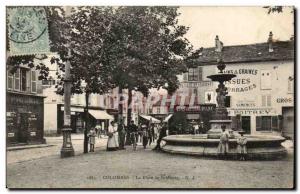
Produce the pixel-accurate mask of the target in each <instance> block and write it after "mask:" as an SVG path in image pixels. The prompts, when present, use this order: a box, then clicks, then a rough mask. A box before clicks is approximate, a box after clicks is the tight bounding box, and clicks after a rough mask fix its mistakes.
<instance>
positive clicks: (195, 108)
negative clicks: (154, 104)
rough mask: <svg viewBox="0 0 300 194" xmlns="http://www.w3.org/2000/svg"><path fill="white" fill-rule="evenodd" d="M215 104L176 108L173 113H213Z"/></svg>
mask: <svg viewBox="0 0 300 194" xmlns="http://www.w3.org/2000/svg"><path fill="white" fill-rule="evenodd" d="M215 108H216V105H215V104H201V105H197V106H188V105H187V106H176V107H175V111H182V112H202V111H213V110H215Z"/></svg>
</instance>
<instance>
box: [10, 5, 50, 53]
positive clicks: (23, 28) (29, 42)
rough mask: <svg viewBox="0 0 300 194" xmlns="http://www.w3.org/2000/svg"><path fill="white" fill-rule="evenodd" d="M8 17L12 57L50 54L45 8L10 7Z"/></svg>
mask: <svg viewBox="0 0 300 194" xmlns="http://www.w3.org/2000/svg"><path fill="white" fill-rule="evenodd" d="M7 15H8V21H7V22H8V39H9V51H10V53H9V54H10V55H11V56H16V55H33V54H46V53H49V52H50V46H49V33H48V21H47V15H46V11H45V9H44V8H43V7H13V8H10V7H9V8H8V9H7Z"/></svg>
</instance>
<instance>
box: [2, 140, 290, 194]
mask: <svg viewBox="0 0 300 194" xmlns="http://www.w3.org/2000/svg"><path fill="white" fill-rule="evenodd" d="M72 142H73V146H74V149H75V157H71V158H64V159H61V158H60V155H59V154H60V148H61V144H62V138H61V137H48V138H47V144H49V145H53V146H50V147H43V148H34V149H24V150H15V151H7V172H6V173H7V180H6V183H7V187H8V188H292V187H293V173H294V172H293V171H294V169H293V147H292V146H293V145H292V144H291V142H286V143H285V146H286V147H287V148H288V156H287V158H285V159H282V160H277V161H230V160H226V161H224V160H215V159H209V158H201V157H194V156H185V155H173V154H167V153H162V152H155V151H152V150H151V148H147V149H146V150H144V149H143V147H142V146H141V143H139V145H138V149H137V151H133V149H132V147H131V146H127V147H126V150H120V151H113V152H107V151H106V150H105V149H106V142H107V138H101V139H97V140H96V146H95V152H93V153H88V154H83V153H82V150H83V135H82V134H76V135H72ZM153 146H154V144H153V145H152V146H151V147H152V148H153Z"/></svg>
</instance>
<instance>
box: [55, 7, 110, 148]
mask: <svg viewBox="0 0 300 194" xmlns="http://www.w3.org/2000/svg"><path fill="white" fill-rule="evenodd" d="M112 11H113V10H112V8H110V7H77V8H76V9H73V11H72V12H73V13H72V15H71V17H70V18H69V20H68V22H67V23H66V22H63V25H64V26H65V27H66V28H67V29H69V31H68V30H62V31H58V32H59V33H60V34H59V35H58V36H57V38H58V40H57V41H55V47H56V48H57V51H58V54H59V58H58V57H53V58H52V60H51V62H52V63H57V64H58V65H59V66H60V68H61V70H62V71H64V63H65V61H66V60H70V63H71V80H72V83H73V86H72V89H71V91H72V93H73V94H74V93H75V94H82V93H84V94H85V102H86V103H85V104H86V107H85V115H86V119H85V122H86V125H85V130H84V153H87V152H88V141H87V140H88V138H87V133H88V129H89V128H90V122H89V113H88V109H89V96H90V94H92V93H96V94H104V93H106V92H107V91H108V90H109V89H111V88H113V87H115V86H114V85H113V84H112V83H113V82H112V77H111V75H110V71H111V70H112V69H111V68H112V66H111V65H110V59H109V57H107V53H106V52H107V50H108V47H109V44H106V43H107V42H106V41H105V39H106V36H107V34H108V32H109V28H110V23H111V22H112V21H113V19H112V16H113V15H112V13H113V12H112ZM68 49H70V51H71V58H67V52H68V51H67V50H68ZM58 76H59V78H61V82H59V83H58V85H57V88H58V90H57V92H58V93H59V94H62V93H63V89H62V88H63V81H64V80H63V76H61V75H58Z"/></svg>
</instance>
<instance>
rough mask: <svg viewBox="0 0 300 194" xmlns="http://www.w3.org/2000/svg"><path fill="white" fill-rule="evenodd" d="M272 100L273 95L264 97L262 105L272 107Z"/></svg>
mask: <svg viewBox="0 0 300 194" xmlns="http://www.w3.org/2000/svg"><path fill="white" fill-rule="evenodd" d="M271 100H272V98H271V95H262V100H261V101H262V102H261V105H262V106H264V107H270V106H272V103H271V102H272V101H271Z"/></svg>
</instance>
